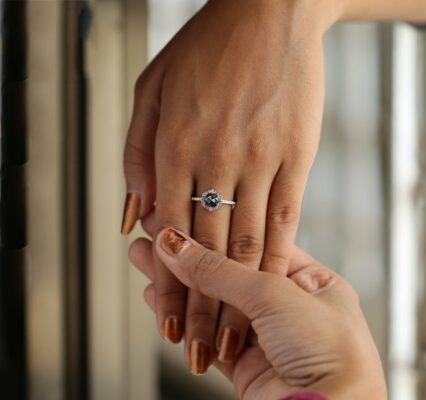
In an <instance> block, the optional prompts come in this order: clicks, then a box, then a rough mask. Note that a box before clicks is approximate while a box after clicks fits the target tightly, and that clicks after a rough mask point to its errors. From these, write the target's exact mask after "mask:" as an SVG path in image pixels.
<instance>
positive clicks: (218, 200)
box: [192, 189, 237, 211]
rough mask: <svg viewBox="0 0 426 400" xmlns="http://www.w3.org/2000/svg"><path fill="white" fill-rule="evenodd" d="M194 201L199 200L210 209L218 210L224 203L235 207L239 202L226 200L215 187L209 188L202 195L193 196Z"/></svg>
mask: <svg viewBox="0 0 426 400" xmlns="http://www.w3.org/2000/svg"><path fill="white" fill-rule="evenodd" d="M192 201H199V202H200V203H201V205H202V206H203V207H204V208H205V209H206V210H208V211H216V210H218V209H219V208H220V207H222V204H227V205H229V206H231V207H232V209H234V208H235V205H236V204H237V203H236V202H235V201H231V200H224V199H223V197H222V195H221V194H220V193H219V192H218V191H216V190H214V189H210V190H207V192H204V193H203V194H202V195H201V197H192Z"/></svg>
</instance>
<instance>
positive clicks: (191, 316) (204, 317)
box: [186, 310, 216, 323]
mask: <svg viewBox="0 0 426 400" xmlns="http://www.w3.org/2000/svg"><path fill="white" fill-rule="evenodd" d="M186 318H187V320H188V321H189V322H193V321H197V322H203V323H210V322H212V321H215V320H216V314H215V313H214V312H209V311H199V310H192V311H188V312H187V314H186Z"/></svg>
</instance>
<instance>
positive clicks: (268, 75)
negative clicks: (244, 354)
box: [123, 0, 327, 362]
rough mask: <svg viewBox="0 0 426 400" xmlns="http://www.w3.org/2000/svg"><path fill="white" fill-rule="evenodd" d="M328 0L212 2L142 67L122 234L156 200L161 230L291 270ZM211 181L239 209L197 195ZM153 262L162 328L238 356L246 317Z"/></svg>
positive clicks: (318, 106) (318, 108)
mask: <svg viewBox="0 0 426 400" xmlns="http://www.w3.org/2000/svg"><path fill="white" fill-rule="evenodd" d="M323 3H326V1H323V0H318V1H315V2H312V1H304V0H303V1H301V0H287V1H281V0H279V1H278V0H268V1H259V0H232V1H229V0H210V1H209V2H208V3H207V5H206V6H205V7H204V8H203V9H202V10H201V12H199V13H198V14H197V15H196V16H195V17H194V18H192V19H191V20H190V21H189V23H188V24H187V25H186V26H185V27H184V28H183V29H182V30H181V31H180V32H179V33H178V34H177V35H176V36H175V38H174V39H173V40H172V41H171V42H170V43H169V44H168V45H167V46H166V48H165V49H164V50H163V51H162V52H161V53H160V54H159V56H158V57H157V58H156V59H155V60H154V61H153V62H152V63H151V65H150V66H149V67H148V68H147V69H146V70H145V71H144V73H143V74H142V75H141V77H140V78H139V79H138V82H137V84H136V90H135V106H134V113H133V118H132V122H131V126H130V129H129V134H128V138H127V146H126V151H125V162H124V166H125V174H126V180H127V186H128V190H129V192H130V193H131V194H130V195H129V197H128V202H127V204H128V208H127V212H126V214H125V218H124V225H123V232H124V233H128V232H129V231H130V230H131V229H132V227H133V225H134V223H135V222H136V220H137V219H138V218H139V217H141V218H144V217H145V216H146V215H147V214H148V213H150V212H151V211H152V205H153V203H154V201H156V212H155V215H156V217H155V218H156V227H155V230H154V236H156V234H157V233H158V232H159V231H160V230H161V229H162V228H164V227H166V226H175V227H177V228H179V229H180V230H181V231H183V232H186V233H188V234H189V233H191V234H192V235H193V236H194V238H195V239H196V240H197V241H198V242H200V243H202V244H203V245H204V246H205V247H208V248H210V249H213V250H215V251H218V252H219V253H221V254H225V255H228V256H229V257H231V258H233V259H234V260H237V261H239V262H242V263H244V264H245V265H246V266H247V267H250V268H252V269H259V268H260V269H262V270H264V271H269V272H277V273H280V274H282V275H286V273H287V269H288V265H289V260H290V258H291V256H292V250H293V242H294V238H295V234H296V230H297V227H298V223H299V215H300V208H301V202H302V197H303V192H304V188H305V184H306V180H307V177H308V173H309V169H310V167H311V165H312V162H313V160H314V157H315V154H316V151H317V146H318V141H319V136H320V128H321V119H322V111H323V92H324V90H323V82H324V77H323V48H322V34H323V32H324V31H325V29H326V26H327V21H326V19H325V18H323V14H325V13H324V12H323V11H322V10H323V9H324V7H323ZM210 188H215V189H217V190H218V191H219V192H221V193H222V194H223V196H224V198H226V199H235V200H236V201H237V207H236V208H235V210H234V211H233V212H232V213H231V208H230V207H229V206H223V207H222V208H221V209H219V210H217V211H215V212H212V213H210V212H207V211H206V210H205V209H203V208H202V207H201V206H200V204H199V203H198V204H195V205H194V204H193V203H191V196H194V195H196V196H200V194H201V193H202V192H204V191H206V190H208V189H210ZM265 226H266V228H265ZM154 259H155V296H156V300H155V303H156V312H157V318H158V327H159V330H160V332H161V334H162V335H163V336H165V337H166V338H168V339H169V340H171V341H173V342H178V341H180V339H181V337H182V335H183V332H184V331H185V337H186V343H187V348H186V353H187V355H188V354H189V352H190V345H191V343H193V342H194V343H197V341H199V340H202V341H204V342H206V343H208V345H209V349H210V350H209V351H210V354H211V356H210V359H213V357H214V353H215V351H216V350H218V351H219V358H220V359H221V360H222V361H228V362H229V361H231V360H232V359H233V357H234V356H235V355H236V354H237V353H238V352H239V351H240V349H241V348H242V346H243V344H244V341H245V335H246V332H247V330H248V328H249V324H248V321H247V320H246V318H244V317H243V315H242V314H241V313H240V312H239V311H238V310H235V309H234V308H232V307H230V306H228V305H224V306H223V307H222V311H221V316H220V319H219V321H218V316H219V310H220V303H219V302H218V301H217V300H214V299H209V298H207V297H206V296H205V295H203V294H200V293H198V292H197V291H194V290H189V292H188V293H186V289H185V287H184V286H183V285H182V284H181V283H180V282H179V280H177V279H176V278H175V277H174V275H173V274H171V273H170V271H169V270H168V269H167V268H165V266H164V265H163V263H162V261H161V259H159V258H158V257H157V256H156V255H154ZM216 326H219V329H218V330H217V337H216V336H215V333H216ZM231 329H232V331H231ZM230 332H236V334H237V335H238V338H236V339H235V340H233V341H232V343H231V342H229V341H227V340H225V339H224V338H226V337H228V335H229V333H230ZM223 333H225V334H223Z"/></svg>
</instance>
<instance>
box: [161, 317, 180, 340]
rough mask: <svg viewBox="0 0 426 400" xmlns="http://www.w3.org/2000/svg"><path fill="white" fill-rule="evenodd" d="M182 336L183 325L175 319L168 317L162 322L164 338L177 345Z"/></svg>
mask: <svg viewBox="0 0 426 400" xmlns="http://www.w3.org/2000/svg"><path fill="white" fill-rule="evenodd" d="M182 336H183V324H182V321H181V320H180V319H179V318H177V317H168V318H166V319H165V321H164V337H165V338H166V339H167V340H168V341H170V342H172V343H179V342H180V341H181V340H182Z"/></svg>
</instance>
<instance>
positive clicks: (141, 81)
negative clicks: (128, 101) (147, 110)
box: [134, 74, 146, 96]
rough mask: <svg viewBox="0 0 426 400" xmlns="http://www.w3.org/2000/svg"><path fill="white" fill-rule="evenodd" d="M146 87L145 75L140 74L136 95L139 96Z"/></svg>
mask: <svg viewBox="0 0 426 400" xmlns="http://www.w3.org/2000/svg"><path fill="white" fill-rule="evenodd" d="M145 87H146V79H145V75H144V74H142V75H139V77H138V79H136V82H135V85H134V93H135V96H139V95H140V94H141V93H142V92H143V91H144V90H145Z"/></svg>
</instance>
